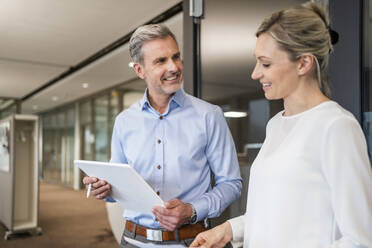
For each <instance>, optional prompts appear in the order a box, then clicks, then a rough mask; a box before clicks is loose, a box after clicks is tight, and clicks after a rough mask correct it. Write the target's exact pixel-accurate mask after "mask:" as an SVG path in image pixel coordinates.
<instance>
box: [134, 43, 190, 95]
mask: <svg viewBox="0 0 372 248" xmlns="http://www.w3.org/2000/svg"><path fill="white" fill-rule="evenodd" d="M141 51H142V56H143V63H142V64H141V63H135V64H134V70H135V72H136V73H137V75H138V76H139V77H140V78H142V79H144V80H145V81H146V84H147V88H148V91H149V94H150V96H152V97H156V96H160V95H165V96H171V95H172V94H173V93H175V92H176V91H177V90H178V89H179V88H180V87H181V83H182V73H183V66H182V60H181V54H180V51H179V49H178V46H177V43H176V41H175V40H174V39H173V38H172V37H170V36H168V37H166V38H164V39H155V40H150V41H146V42H145V43H144V44H143V45H142V50H141Z"/></svg>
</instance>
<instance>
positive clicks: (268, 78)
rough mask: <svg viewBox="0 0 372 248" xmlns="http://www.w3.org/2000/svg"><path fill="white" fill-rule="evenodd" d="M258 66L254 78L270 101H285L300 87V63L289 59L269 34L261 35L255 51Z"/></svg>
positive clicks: (253, 74)
mask: <svg viewBox="0 0 372 248" xmlns="http://www.w3.org/2000/svg"><path fill="white" fill-rule="evenodd" d="M255 56H256V60H257V62H256V66H255V68H254V70H253V72H252V78H253V79H254V80H259V81H260V83H261V84H262V89H263V90H264V91H265V97H266V99H269V100H274V99H285V98H287V97H288V96H290V95H291V94H292V93H293V92H295V91H296V89H297V87H298V86H299V77H298V73H297V67H298V63H296V62H292V61H291V60H290V59H289V55H288V53H287V52H285V51H283V50H281V49H280V48H279V45H278V43H277V42H276V41H275V40H274V39H273V38H272V37H271V36H270V34H268V33H263V34H261V35H260V36H259V37H258V39H257V43H256V49H255Z"/></svg>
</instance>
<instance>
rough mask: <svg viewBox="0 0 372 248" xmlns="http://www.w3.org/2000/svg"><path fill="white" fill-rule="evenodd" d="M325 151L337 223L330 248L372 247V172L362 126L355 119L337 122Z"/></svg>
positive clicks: (328, 134)
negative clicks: (333, 240)
mask: <svg viewBox="0 0 372 248" xmlns="http://www.w3.org/2000/svg"><path fill="white" fill-rule="evenodd" d="M322 148H323V149H322V152H323V154H322V170H323V173H324V175H325V179H326V180H327V182H328V184H329V187H330V197H331V202H332V208H333V212H334V215H335V220H336V223H337V229H336V231H335V239H336V241H335V242H334V243H333V244H332V245H331V246H330V248H346V247H347V248H365V247H372V170H371V165H370V161H369V158H368V152H367V145H366V141H365V137H364V135H363V132H362V130H361V128H360V126H359V123H358V122H357V121H356V120H355V119H353V118H339V119H337V120H335V121H333V122H332V124H331V125H330V126H329V127H328V128H327V132H326V135H325V141H324V143H323V147H322Z"/></svg>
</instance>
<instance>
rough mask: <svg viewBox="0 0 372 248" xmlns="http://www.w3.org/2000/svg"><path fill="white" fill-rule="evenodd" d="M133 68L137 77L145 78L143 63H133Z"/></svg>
mask: <svg viewBox="0 0 372 248" xmlns="http://www.w3.org/2000/svg"><path fill="white" fill-rule="evenodd" d="M133 70H134V72H135V73H136V74H137V76H138V77H139V78H141V79H145V72H144V68H143V65H141V64H140V63H134V64H133Z"/></svg>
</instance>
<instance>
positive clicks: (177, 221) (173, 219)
mask: <svg viewBox="0 0 372 248" xmlns="http://www.w3.org/2000/svg"><path fill="white" fill-rule="evenodd" d="M164 205H165V208H163V207H160V206H154V207H153V209H152V213H153V214H154V215H155V217H156V218H157V219H158V221H159V222H160V225H161V226H162V227H164V228H165V229H168V230H170V231H174V230H176V229H177V228H178V227H180V226H181V225H182V224H184V223H186V222H188V221H189V219H190V217H191V215H192V207H191V205H190V204H186V203H183V202H182V201H180V200H179V199H177V198H175V199H173V200H170V201H168V202H165V203H164Z"/></svg>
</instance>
